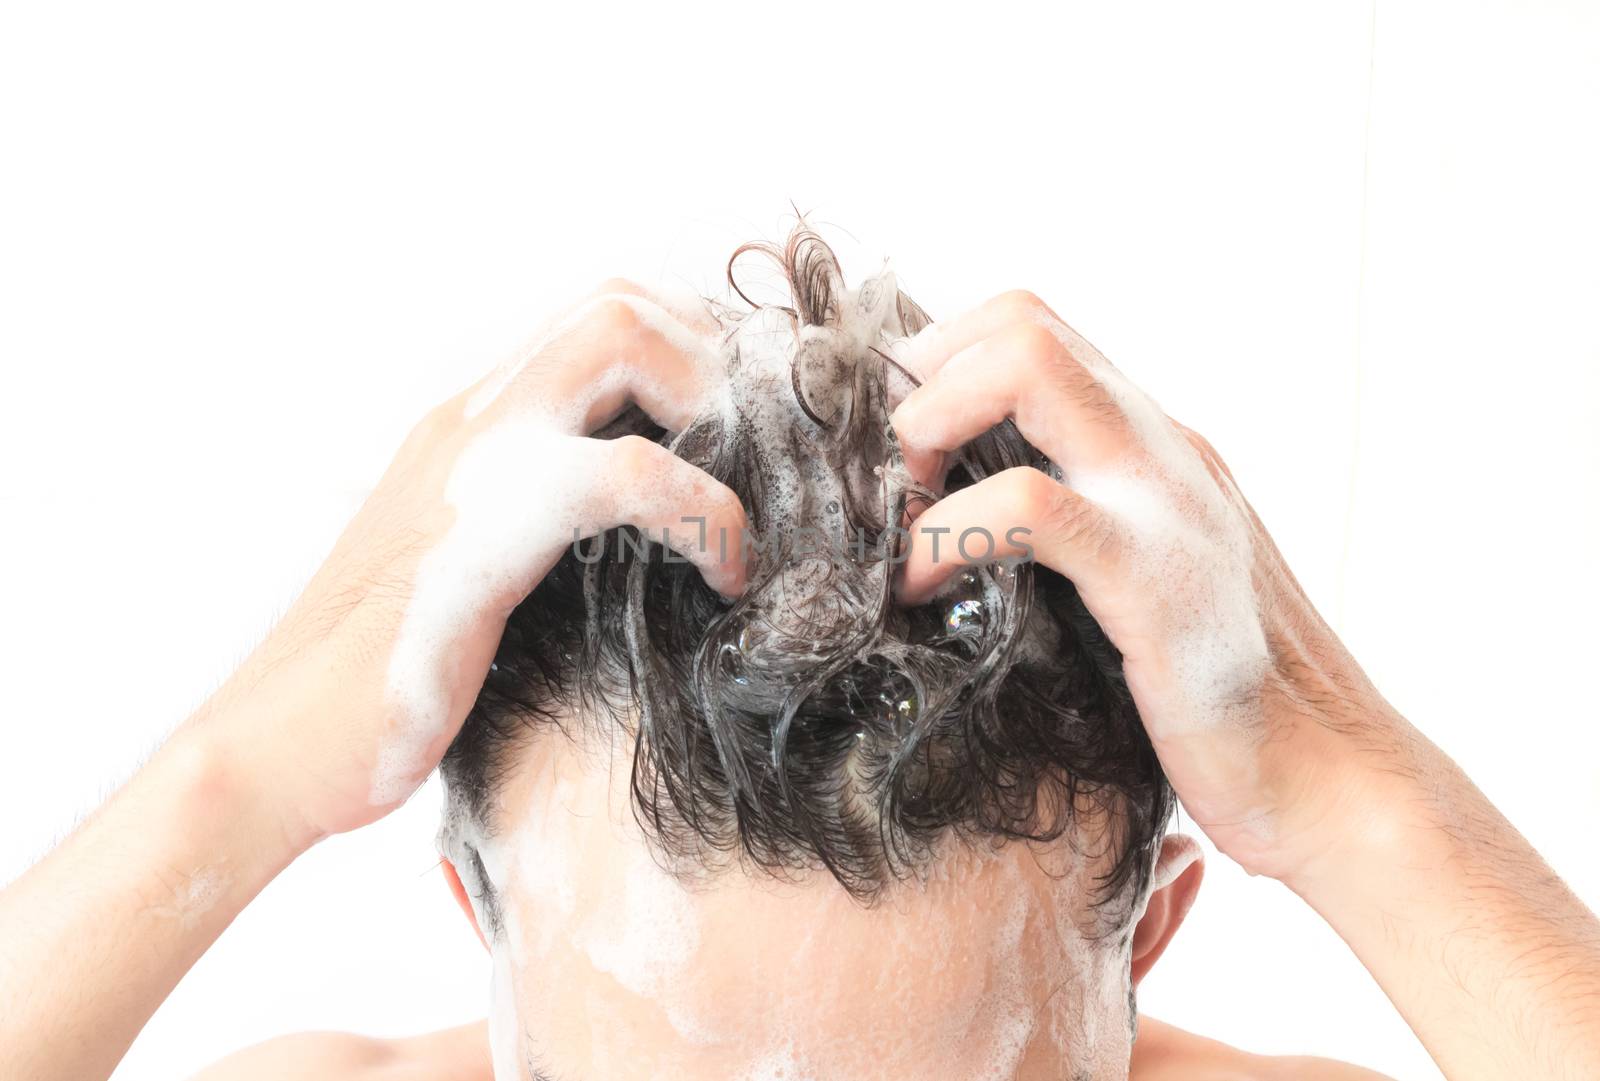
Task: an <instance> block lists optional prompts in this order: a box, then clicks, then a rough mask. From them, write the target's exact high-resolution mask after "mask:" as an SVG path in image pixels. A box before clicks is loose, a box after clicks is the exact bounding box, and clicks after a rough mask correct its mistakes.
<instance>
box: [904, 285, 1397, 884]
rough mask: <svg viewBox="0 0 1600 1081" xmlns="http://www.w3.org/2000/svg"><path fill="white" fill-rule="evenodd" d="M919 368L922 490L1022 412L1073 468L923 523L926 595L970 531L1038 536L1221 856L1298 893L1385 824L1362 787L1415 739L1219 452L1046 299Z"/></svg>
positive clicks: (999, 540) (994, 321) (943, 343)
mask: <svg viewBox="0 0 1600 1081" xmlns="http://www.w3.org/2000/svg"><path fill="white" fill-rule="evenodd" d="M899 359H900V360H901V362H902V363H904V364H905V365H906V366H907V367H908V368H910V369H911V370H912V371H913V372H915V373H916V374H917V375H918V377H919V378H921V379H922V385H921V386H920V387H918V388H917V389H915V390H913V391H912V392H911V393H910V394H908V395H907V396H906V398H905V399H904V400H903V401H902V402H901V403H900V405H899V406H898V407H897V408H896V410H895V413H894V415H893V418H892V420H893V424H894V427H895V430H896V432H897V434H898V435H899V437H900V441H901V443H902V446H903V448H904V451H905V454H906V459H907V464H908V466H909V467H910V468H911V470H912V472H913V474H915V475H916V476H917V479H918V480H920V481H922V482H924V483H927V484H929V485H930V486H932V487H934V488H935V489H936V490H937V489H938V487H939V486H940V484H941V482H942V480H943V473H944V472H945V467H946V462H947V458H948V455H949V454H950V453H951V452H953V451H955V450H956V449H958V448H959V447H961V446H962V445H963V444H965V443H967V442H969V441H971V440H972V439H973V438H975V437H976V436H978V435H979V434H981V433H982V432H984V431H986V430H987V429H989V428H991V427H993V426H994V425H996V424H999V423H1001V422H1002V421H1004V420H1006V419H1008V418H1009V419H1011V420H1012V421H1014V422H1015V423H1016V425H1017V427H1018V428H1019V430H1020V431H1021V433H1022V435H1023V436H1024V437H1025V438H1027V439H1028V441H1029V442H1031V443H1032V444H1033V445H1034V446H1036V447H1038V448H1039V450H1040V451H1042V452H1043V453H1044V454H1045V455H1047V456H1048V457H1049V458H1050V460H1051V461H1052V462H1054V463H1055V464H1056V465H1057V466H1058V467H1059V468H1060V470H1061V471H1062V474H1063V480H1061V481H1058V480H1056V479H1054V478H1053V477H1051V476H1050V475H1049V474H1046V473H1044V472H1042V471H1040V470H1037V469H1032V468H1027V467H1022V468H1016V469H1010V470H1006V471H1005V472H1002V473H999V474H997V475H995V476H992V477H988V478H986V479H984V480H981V481H979V482H978V483H976V484H974V485H972V486H970V487H968V488H966V489H964V490H961V491H958V492H955V493H953V494H952V495H950V496H948V497H946V498H944V499H942V500H940V501H939V502H937V503H935V504H933V505H932V506H931V507H929V508H928V509H927V510H926V511H925V512H924V513H923V515H922V516H921V517H920V518H918V519H917V521H916V522H915V523H914V525H913V527H912V529H911V532H912V543H911V548H910V554H909V557H908V559H907V561H906V565H905V569H904V577H903V580H902V582H901V595H902V598H903V599H904V600H905V601H907V602H913V603H914V602H918V601H922V600H925V599H927V598H928V597H930V596H931V595H933V594H934V593H935V592H937V590H938V588H939V586H940V585H941V583H942V582H943V581H944V580H945V579H947V578H948V577H949V576H950V575H951V574H952V573H953V572H954V571H956V570H957V569H959V567H960V566H961V564H962V562H963V559H962V556H961V553H960V551H959V549H958V548H957V545H956V544H955V541H956V539H957V538H958V537H959V536H960V535H961V533H962V532H963V531H964V530H967V529H972V528H978V527H981V528H982V529H985V530H987V531H988V534H989V536H990V537H992V538H994V540H995V542H996V549H997V552H996V554H997V555H998V556H1000V557H1004V556H1017V555H1024V556H1025V555H1027V554H1028V553H1027V552H1026V551H1024V550H1023V548H1022V547H1021V546H1020V545H1008V544H1007V542H1006V539H1005V538H1006V537H1007V534H1008V532H1009V531H1011V530H1013V529H1014V528H1017V527H1021V528H1023V529H1025V530H1030V531H1031V533H1029V534H1026V535H1025V542H1024V543H1025V544H1026V545H1030V546H1031V548H1032V558H1034V559H1036V560H1037V561H1038V562H1040V563H1043V564H1044V565H1046V566H1048V567H1050V568H1052V569H1054V570H1056V571H1059V572H1060V573H1061V574H1063V575H1065V576H1066V577H1067V578H1069V579H1071V580H1072V581H1073V582H1074V584H1075V585H1076V586H1077V589H1078V592H1079V594H1080V595H1081V597H1082V598H1083V602H1084V604H1085V605H1086V607H1087V608H1088V610H1089V611H1090V613H1091V614H1093V615H1094V617H1095V619H1096V620H1098V621H1099V623H1100V625H1101V627H1102V628H1104V630H1105V631H1106V633H1107V635H1109V637H1110V638H1111V640H1112V642H1113V643H1114V644H1115V645H1116V646H1117V648H1118V649H1119V650H1120V651H1121V652H1122V655H1123V662H1124V670H1125V672H1126V676H1127V680H1128V686H1129V689H1130V691H1131V692H1132V694H1133V697H1134V700H1135V702H1136V704H1137V705H1138V707H1139V712H1140V715H1141V717H1142V718H1143V720H1144V724H1145V726H1146V729H1147V730H1148V732H1149V735H1150V739H1151V741H1152V743H1153V744H1154V746H1155V750H1156V753H1157V755H1158V756H1159V757H1160V760H1161V763H1162V766H1163V768H1164V769H1165V771H1166V773H1167V776H1168V778H1169V779H1170V780H1171V782H1172V785H1173V787H1174V789H1176V791H1177V794H1178V796H1179V798H1180V800H1181V801H1182V802H1183V804H1184V807H1185V808H1186V810H1187V811H1188V813H1189V815H1190V816H1191V817H1192V818H1193V819H1194V820H1195V822H1196V823H1197V824H1198V825H1199V826H1200V827H1201V828H1202V829H1204V830H1205V832H1206V834H1207V835H1208V836H1210V838H1211V839H1212V841H1213V842H1215V844H1216V845H1217V847H1218V848H1219V849H1220V850H1221V851H1223V852H1224V853H1226V854H1228V855H1230V856H1231V857H1233V858H1234V859H1236V860H1237V861H1238V862H1239V863H1240V864H1242V865H1243V866H1244V867H1245V869H1246V870H1248V871H1250V872H1251V873H1257V874H1267V875H1271V876H1274V877H1278V878H1284V879H1288V878H1291V877H1293V876H1294V875H1296V874H1299V873H1301V872H1302V871H1305V870H1306V868H1307V865H1308V864H1309V863H1310V862H1311V861H1313V860H1315V859H1316V858H1317V857H1318V856H1319V855H1320V854H1321V853H1322V852H1323V851H1324V849H1325V848H1326V847H1327V845H1328V844H1329V843H1330V839H1331V838H1332V837H1333V836H1335V834H1336V833H1338V832H1340V831H1349V830H1350V829H1351V828H1352V826H1353V825H1354V823H1352V822H1351V821H1349V815H1350V814H1351V813H1355V814H1358V815H1359V814H1368V815H1370V814H1371V811H1370V808H1371V807H1373V806H1375V804H1374V803H1373V802H1372V801H1370V800H1368V799H1366V798H1365V796H1366V793H1365V792H1364V791H1363V789H1364V788H1365V787H1366V786H1369V785H1371V784H1374V783H1382V782H1381V776H1382V773H1383V771H1382V770H1378V771H1371V770H1368V769H1366V768H1365V766H1364V763H1365V762H1366V760H1367V759H1368V757H1369V755H1370V752H1371V751H1373V750H1374V748H1379V749H1389V750H1394V751H1396V752H1399V751H1401V750H1403V747H1404V745H1405V743H1406V741H1407V735H1406V733H1407V731H1408V729H1407V727H1406V725H1405V723H1404V721H1403V720H1401V719H1400V718H1399V717H1398V716H1397V715H1396V714H1394V712H1393V711H1392V710H1391V709H1389V707H1388V706H1387V705H1386V704H1385V703H1384V702H1383V700H1382V699H1381V697H1380V696H1379V695H1378V693H1377V692H1376V690H1375V689H1374V688H1373V687H1372V685H1371V684H1370V682H1369V681H1368V680H1367V679H1366V677H1365V675H1364V674H1363V673H1362V672H1361V670H1360V668H1359V667H1358V666H1357V665H1356V663H1355V662H1354V660H1352V659H1351V657H1350V656H1349V654H1348V653H1347V652H1346V651H1345V649H1344V647H1343V646H1342V645H1341V644H1340V643H1339V641H1338V639H1337V638H1336V637H1335V636H1334V634H1333V632H1332V631H1331V630H1329V628H1328V627H1327V625H1326V624H1325V623H1323V621H1322V620H1321V619H1320V618H1319V617H1318V615H1317V613H1316V611H1315V610H1314V609H1313V608H1312V606H1311V604H1310V602H1309V601H1308V600H1307V599H1306V597H1305V594H1304V593H1303V592H1302V591H1301V589H1300V586H1299V584H1298V583H1297V582H1296V581H1295V579H1294V576H1293V575H1292V574H1291V573H1290V572H1289V568H1288V567H1287V566H1286V565H1285V564H1284V562H1283V558H1282V556H1281V555H1279V553H1278V550H1277V548H1276V547H1275V546H1274V545H1273V543H1272V540H1271V538H1270V537H1269V536H1268V535H1267V532H1266V530H1265V529H1264V528H1263V527H1262V525H1261V522H1260V520H1259V519H1258V518H1257V517H1256V515H1255V513H1254V512H1253V511H1252V510H1251V508H1250V506H1249V504H1248V503H1246V502H1245V499H1244V496H1243V495H1241V494H1240V492H1239V489H1238V487H1237V486H1236V485H1235V484H1234V481H1233V477H1232V475H1231V474H1230V473H1229V472H1228V469H1227V467H1226V466H1225V465H1224V464H1223V462H1222V460H1221V458H1220V457H1218V455H1217V453H1216V451H1215V450H1213V449H1212V448H1211V446H1210V444H1208V443H1207V442H1206V441H1205V440H1204V439H1203V438H1201V437H1200V436H1199V435H1197V434H1196V433H1194V432H1192V431H1190V430H1189V429H1187V428H1185V427H1184V426H1183V425H1181V424H1178V423H1177V422H1175V421H1173V420H1172V419H1171V418H1169V417H1167V416H1166V414H1165V413H1163V412H1162V411H1161V409H1160V407H1159V406H1157V405H1156V404H1155V402H1153V401H1152V400H1151V399H1150V398H1149V397H1147V396H1146V395H1145V394H1144V393H1143V392H1141V391H1140V390H1139V389H1138V388H1137V387H1135V386H1134V385H1133V384H1132V383H1130V382H1129V381H1128V380H1127V379H1126V378H1125V377H1124V376H1123V375H1122V373H1120V372H1119V371H1117V369H1116V368H1114V367H1113V366H1112V365H1111V363H1110V362H1109V361H1107V360H1106V359H1105V357H1103V356H1101V355H1100V353H1099V352H1097V351H1096V350H1095V349H1094V347H1093V346H1091V345H1090V344H1089V343H1088V342H1086V341H1085V340H1084V339H1083V338H1082V337H1080V336H1079V335H1078V334H1077V333H1075V332H1074V331H1073V330H1072V329H1071V328H1070V327H1068V326H1067V325H1066V324H1065V323H1063V322H1062V321H1061V320H1060V319H1059V318H1058V317H1057V316H1056V314H1055V313H1054V312H1053V311H1051V310H1050V309H1049V308H1048V307H1047V306H1046V305H1045V304H1044V303H1043V302H1042V301H1041V300H1039V299H1038V298H1037V297H1035V296H1033V295H1032V294H1030V293H1026V292H1014V293H1006V294H1003V295H1001V296H999V297H997V298H995V299H993V300H991V301H989V302H988V303H986V304H984V305H982V306H980V307H979V308H977V309H975V310H973V311H971V312H968V313H967V314H964V315H961V316H959V317H957V318H955V319H953V320H950V321H949V322H948V323H937V324H934V325H932V326H930V327H928V328H926V329H925V330H924V331H923V332H922V333H921V334H919V335H917V336H916V337H915V338H913V339H910V340H909V341H908V342H906V343H904V345H903V347H902V348H901V350H900V354H899ZM940 530H948V533H943V534H942V537H941V539H942V541H943V543H942V544H940V545H939V546H938V557H937V558H935V555H934V545H933V544H932V543H931V541H932V539H933V538H934V537H935V535H936V531H940ZM980 536H981V535H980ZM1019 536H1021V535H1019ZM969 547H970V548H972V549H976V550H977V551H976V552H975V553H974V554H981V555H985V556H986V557H987V558H994V556H988V554H987V553H986V552H984V551H983V549H984V547H985V546H984V544H983V542H982V541H975V542H974V543H973V544H972V545H970V546H969ZM985 561H986V560H985ZM1375 778H1377V779H1376V780H1375ZM1336 824H1337V825H1338V827H1339V830H1338V831H1336V830H1334V829H1333V828H1332V827H1333V826H1334V825H1336Z"/></svg>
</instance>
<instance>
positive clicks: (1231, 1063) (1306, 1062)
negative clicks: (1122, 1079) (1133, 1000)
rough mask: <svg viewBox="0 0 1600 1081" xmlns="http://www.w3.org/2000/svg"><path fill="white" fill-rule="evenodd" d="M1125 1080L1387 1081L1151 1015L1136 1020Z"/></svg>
mask: <svg viewBox="0 0 1600 1081" xmlns="http://www.w3.org/2000/svg"><path fill="white" fill-rule="evenodd" d="M1128 1078H1129V1081H1392V1079H1391V1078H1388V1077H1385V1076H1384V1075H1383V1074H1380V1073H1374V1072H1373V1071H1371V1070H1368V1069H1365V1068H1363V1067H1360V1066H1352V1065H1350V1064H1349V1063H1345V1062H1335V1061H1333V1060H1332V1059H1325V1058H1302V1057H1283V1056H1275V1055H1252V1054H1250V1053H1248V1052H1246V1051H1240V1050H1239V1049H1238V1048H1236V1047H1229V1046H1228V1045H1227V1044H1225V1043H1219V1042H1218V1041H1216V1040H1209V1039H1206V1038H1205V1037H1204V1036H1196V1035H1195V1034H1194V1033H1192V1032H1185V1031H1183V1030H1182V1029H1180V1028H1175V1027H1173V1026H1172V1025H1169V1024H1166V1023H1165V1022H1162V1021H1157V1020H1155V1019H1154V1018H1151V1017H1141V1018H1139V1038H1138V1039H1137V1040H1136V1041H1135V1043H1134V1045H1133V1063H1132V1066H1131V1068H1130V1070H1129V1073H1128Z"/></svg>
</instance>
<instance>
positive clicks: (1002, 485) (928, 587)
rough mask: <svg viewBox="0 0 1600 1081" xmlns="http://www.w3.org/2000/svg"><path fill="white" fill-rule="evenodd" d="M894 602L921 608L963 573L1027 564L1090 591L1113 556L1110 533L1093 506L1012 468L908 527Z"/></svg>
mask: <svg viewBox="0 0 1600 1081" xmlns="http://www.w3.org/2000/svg"><path fill="white" fill-rule="evenodd" d="M910 533H911V545H910V551H909V554H908V556H907V557H906V560H905V566H904V569H903V572H902V574H901V579H900V586H899V590H898V594H899V597H900V599H901V601H902V602H904V603H906V604H921V603H923V602H924V601H926V600H927V599H928V598H930V597H932V596H933V595H934V594H935V593H937V592H938V591H939V588H940V586H942V585H943V584H944V583H945V582H946V581H947V580H948V579H949V578H950V577H951V575H953V574H955V573H956V572H957V571H959V570H961V569H962V568H963V567H968V566H972V565H974V564H985V563H994V562H998V561H1000V560H1005V559H1031V560H1034V561H1036V562H1039V563H1042V564H1044V565H1045V566H1047V567H1049V568H1051V569H1052V570H1055V571H1058V572H1060V573H1061V574H1063V575H1065V576H1066V577H1067V578H1070V579H1072V580H1073V581H1074V582H1076V583H1078V584H1079V587H1080V589H1082V588H1085V587H1089V588H1093V586H1094V585H1095V584H1096V583H1101V582H1105V581H1106V580H1107V575H1108V574H1110V573H1111V564H1112V561H1113V560H1114V558H1115V554H1116V553H1115V539H1116V530H1115V528H1114V525H1113V523H1112V520H1111V518H1110V517H1109V516H1108V515H1106V514H1105V512H1104V511H1102V510H1101V509H1100V508H1099V507H1098V506H1096V505H1095V504H1094V503H1092V502H1090V501H1089V500H1088V499H1085V498H1084V497H1083V496H1081V495H1079V494H1078V493H1077V492H1074V491H1073V490H1072V489H1071V488H1069V487H1067V486H1066V485H1064V484H1060V483H1058V482H1057V481H1055V480H1053V479H1051V477H1050V476H1049V475H1048V474H1046V473H1043V472H1041V471H1040V470H1037V469H1033V468H1030V467H1028V466H1019V467H1017V468H1015V469H1007V470H1005V471H1004V472H1001V473H996V474H995V475H994V476H992V477H986V478H985V479H983V480H981V481H979V482H978V483H977V484H974V485H972V486H971V487H970V488H963V489H961V490H960V491H959V492H953V493H951V494H950V495H947V496H945V497H944V498H943V499H941V500H939V502H937V503H935V504H934V505H933V506H931V507H929V508H928V509H927V510H926V511H924V512H923V514H922V517H920V518H918V519H917V521H916V524H915V525H914V526H913V527H912V528H911V530H910Z"/></svg>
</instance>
